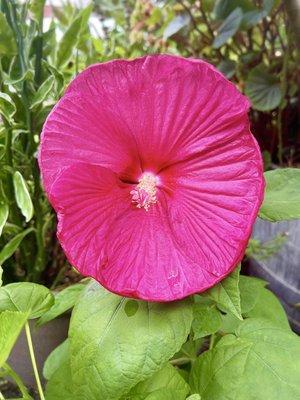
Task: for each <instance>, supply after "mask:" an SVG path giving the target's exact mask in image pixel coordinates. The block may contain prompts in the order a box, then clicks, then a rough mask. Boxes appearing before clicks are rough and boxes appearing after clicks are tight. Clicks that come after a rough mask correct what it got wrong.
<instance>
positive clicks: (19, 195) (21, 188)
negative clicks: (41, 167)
mask: <svg viewBox="0 0 300 400" xmlns="http://www.w3.org/2000/svg"><path fill="white" fill-rule="evenodd" d="M13 182H14V189H15V197H16V202H17V204H18V207H19V208H20V210H21V212H22V214H23V215H24V217H25V220H26V222H28V221H30V220H31V218H32V216H33V204H32V201H31V197H30V194H29V192H28V188H27V185H26V182H25V179H24V178H23V176H22V175H21V173H20V172H19V171H16V172H15V173H14V177H13Z"/></svg>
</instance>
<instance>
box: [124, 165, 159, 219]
mask: <svg viewBox="0 0 300 400" xmlns="http://www.w3.org/2000/svg"><path fill="white" fill-rule="evenodd" d="M156 184H157V178H156V176H155V175H153V174H151V173H149V172H146V173H144V175H143V176H142V177H141V179H139V183H138V185H136V187H135V188H134V189H133V190H132V191H131V192H130V194H131V195H132V200H131V201H132V203H135V204H136V206H137V208H144V209H145V210H146V211H148V210H149V208H150V206H151V204H155V203H156V202H157V198H156V190H157V189H156Z"/></svg>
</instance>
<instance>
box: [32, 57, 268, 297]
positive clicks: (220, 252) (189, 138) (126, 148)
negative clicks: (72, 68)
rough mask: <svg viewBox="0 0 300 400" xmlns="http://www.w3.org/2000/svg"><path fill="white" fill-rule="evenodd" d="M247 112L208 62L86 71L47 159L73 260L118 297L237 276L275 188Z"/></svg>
mask: <svg viewBox="0 0 300 400" xmlns="http://www.w3.org/2000/svg"><path fill="white" fill-rule="evenodd" d="M248 108H249V102H248V100H247V99H246V98H245V97H244V96H243V95H241V94H240V93H239V92H238V90H237V89H236V88H235V86H234V85H233V84H232V83H230V82H229V81H227V80H226V79H225V78H224V77H223V76H222V75H221V74H220V73H219V72H217V71H216V70H215V69H214V68H213V67H212V66H211V65H209V64H207V63H205V62H204V61H201V60H188V59H184V58H181V57H174V56H169V55H156V56H146V57H142V58H139V59H136V60H133V61H126V60H116V61H111V62H108V63H104V64H96V65H93V66H91V67H89V68H88V69H86V70H85V71H84V72H82V73H81V74H80V75H79V76H77V77H76V78H75V79H74V81H73V82H72V83H71V84H70V86H69V87H68V89H67V91H66V94H65V95H64V97H63V98H62V99H61V100H60V101H59V102H58V104H57V105H56V107H55V108H54V109H53V111H52V112H51V114H50V115H49V117H48V119H47V121H46V123H45V126H44V130H43V135H42V144H41V148H40V155H39V161H40V167H41V170H42V177H43V182H44V186H45V189H46V191H47V193H48V196H49V199H50V201H51V203H52V205H53V207H54V208H55V209H56V211H57V214H58V221H59V223H58V238H59V240H60V242H61V244H62V247H63V249H64V251H65V253H66V254H67V257H68V259H69V261H70V262H71V263H72V264H73V265H74V266H75V267H76V268H77V269H78V270H79V271H80V272H81V273H82V274H83V275H87V276H92V277H93V278H95V279H97V280H98V281H99V282H100V283H101V284H102V285H103V286H105V287H106V288H108V289H109V290H111V291H113V292H115V293H119V294H122V295H125V296H130V297H136V298H141V299H145V300H153V301H170V300H175V299H180V298H183V297H185V296H187V295H189V294H192V293H196V292H201V291H204V290H206V289H207V288H209V287H210V286H212V285H214V284H216V283H217V282H218V281H220V280H221V279H223V278H224V277H225V276H226V275H227V274H229V273H230V272H231V271H232V269H233V268H234V267H235V266H236V265H237V264H238V263H239V261H241V259H242V257H243V254H244V251H245V247H246V244H247V241H248V239H249V235H250V233H251V228H252V225H253V222H254V220H255V218H256V215H257V212H258V209H259V206H260V204H261V201H262V197H263V189H264V181H263V175H262V161H261V156H260V151H259V148H258V146H257V144H256V142H255V139H254V138H253V136H252V135H251V133H250V131H249V121H248V117H247V111H248Z"/></svg>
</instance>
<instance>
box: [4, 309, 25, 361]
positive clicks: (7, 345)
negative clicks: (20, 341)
mask: <svg viewBox="0 0 300 400" xmlns="http://www.w3.org/2000/svg"><path fill="white" fill-rule="evenodd" d="M26 321H27V314H26V313H23V312H18V311H17V312H12V311H4V312H0V368H1V367H2V365H3V364H4V363H5V361H6V359H7V357H8V356H9V353H10V351H11V349H12V348H13V345H14V344H15V341H16V340H17V338H18V336H19V334H20V332H21V329H22V328H23V326H24V324H25V322H26Z"/></svg>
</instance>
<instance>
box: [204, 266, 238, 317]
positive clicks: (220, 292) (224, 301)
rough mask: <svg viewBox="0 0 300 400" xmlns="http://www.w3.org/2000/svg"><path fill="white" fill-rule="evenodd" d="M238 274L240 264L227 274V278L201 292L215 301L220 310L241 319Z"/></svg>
mask: <svg viewBox="0 0 300 400" xmlns="http://www.w3.org/2000/svg"><path fill="white" fill-rule="evenodd" d="M239 276H240V266H239V267H237V268H236V269H235V270H234V271H233V272H232V273H231V274H230V275H228V277H227V278H225V279H223V280H222V281H221V282H220V283H218V284H217V285H216V286H214V287H212V288H211V289H209V290H208V291H206V292H204V293H202V294H203V295H204V296H208V297H209V298H210V299H212V300H213V301H215V302H216V304H217V305H218V307H220V308H221V310H222V311H223V310H224V311H226V312H230V313H232V314H233V315H235V316H236V317H237V318H239V319H243V318H242V314H241V299H240V291H239Z"/></svg>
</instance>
